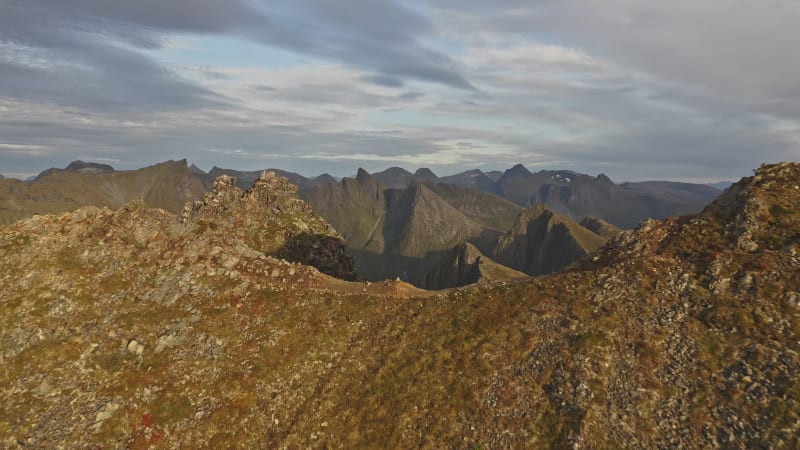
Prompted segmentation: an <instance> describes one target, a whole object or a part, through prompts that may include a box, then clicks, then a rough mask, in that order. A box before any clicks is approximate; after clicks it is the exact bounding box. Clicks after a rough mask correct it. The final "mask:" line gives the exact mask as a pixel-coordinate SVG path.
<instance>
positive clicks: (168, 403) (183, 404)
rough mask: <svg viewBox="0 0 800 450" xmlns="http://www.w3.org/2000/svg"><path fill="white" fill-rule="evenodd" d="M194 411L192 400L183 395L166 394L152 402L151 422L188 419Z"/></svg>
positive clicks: (161, 422)
mask: <svg viewBox="0 0 800 450" xmlns="http://www.w3.org/2000/svg"><path fill="white" fill-rule="evenodd" d="M193 412H194V407H193V406H192V402H191V401H189V399H188V398H187V397H184V396H167V397H162V398H160V399H158V400H156V401H155V402H154V403H153V409H152V413H151V414H152V416H153V422H154V423H157V424H168V425H171V424H174V423H176V422H179V421H181V420H183V419H188V418H190V417H191V415H192V413H193Z"/></svg>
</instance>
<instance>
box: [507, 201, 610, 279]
mask: <svg viewBox="0 0 800 450" xmlns="http://www.w3.org/2000/svg"><path fill="white" fill-rule="evenodd" d="M605 242H606V239H605V238H603V237H600V236H598V235H596V234H594V233H593V232H591V231H590V230H589V229H587V228H584V227H582V226H580V225H578V224H577V223H575V222H573V221H572V220H571V219H569V218H567V217H565V216H562V215H560V214H557V213H554V212H553V211H551V210H550V209H548V208H547V207H546V206H544V205H538V206H535V207H533V208H529V209H527V210H525V211H523V212H522V213H521V214H520V215H519V216H518V217H517V221H516V223H515V224H514V225H513V226H512V227H511V229H510V230H509V231H508V232H507V233H506V234H505V235H504V236H502V237H501V238H500V239H499V240H498V242H497V245H496V246H495V248H494V252H493V255H494V258H495V259H496V260H497V261H498V262H499V263H501V264H504V265H506V266H508V267H512V268H514V269H517V270H521V271H523V272H525V273H527V274H529V275H542V274H546V273H551V272H555V271H557V270H559V269H561V268H563V267H565V266H566V265H568V264H570V263H572V262H574V261H577V260H579V259H581V258H583V257H585V256H586V255H588V254H590V253H592V252H594V251H595V250H597V249H598V248H600V246H601V245H603V244H604V243H605Z"/></svg>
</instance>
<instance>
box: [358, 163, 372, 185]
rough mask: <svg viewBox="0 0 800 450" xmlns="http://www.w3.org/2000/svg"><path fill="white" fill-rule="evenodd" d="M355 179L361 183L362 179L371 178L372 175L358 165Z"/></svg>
mask: <svg viewBox="0 0 800 450" xmlns="http://www.w3.org/2000/svg"><path fill="white" fill-rule="evenodd" d="M356 180H358V181H359V182H361V183H363V182H364V181H367V180H372V175H370V174H369V172H367V171H366V170H364V169H362V168H361V167H359V168H358V172H357V173H356Z"/></svg>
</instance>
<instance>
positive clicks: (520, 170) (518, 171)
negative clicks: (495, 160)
mask: <svg viewBox="0 0 800 450" xmlns="http://www.w3.org/2000/svg"><path fill="white" fill-rule="evenodd" d="M503 175H507V176H513V177H520V176H522V177H527V176H530V175H533V174H532V173H531V171H530V170H528V168H527V167H525V166H523V165H522V164H516V165H514V167H512V168H510V169H508V170H506V171H505V173H504V174H503Z"/></svg>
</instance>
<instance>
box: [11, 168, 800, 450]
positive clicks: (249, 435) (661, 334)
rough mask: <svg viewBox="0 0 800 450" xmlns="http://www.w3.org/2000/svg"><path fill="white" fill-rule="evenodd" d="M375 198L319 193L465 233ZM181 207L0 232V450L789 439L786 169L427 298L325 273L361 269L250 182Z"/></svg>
mask: <svg viewBox="0 0 800 450" xmlns="http://www.w3.org/2000/svg"><path fill="white" fill-rule="evenodd" d="M92 176H96V177H102V176H105V174H99V175H92ZM357 178H358V177H357ZM360 178H361V179H362V180H364V179H366V178H367V177H365V176H364V175H363V174H362V175H361V177H360ZM370 178H371V177H370ZM366 181H369V180H368V179H367V180H366ZM372 181H373V182H375V183H376V184H373V185H372V186H373V187H375V186H380V185H379V184H377V182H376V181H375V180H372ZM345 182H346V183H345ZM369 185H370V183H367V182H365V183H363V185H362V184H361V183H358V180H349V181H348V180H344V181H343V183H342V184H337V186H340V187H335V188H331V195H334V194H335V193H336V192H339V189H342V190H344V189H345V186H347V188H348V189H359V190H361V192H362V193H363V195H364V196H365V197H371V198H372V197H381V196H383V197H381V198H383V199H384V200H385V201H388V203H389V204H390V205H392V208H394V209H395V210H408V209H411V210H414V208H416V204H419V203H425V202H430V203H433V205H434V206H435V208H438V209H441V210H446V211H448V214H455V213H456V212H457V213H459V214H461V215H462V216H464V217H466V218H468V219H470V220H471V221H472V222H473V223H474V224H477V227H476V225H469V223H465V222H464V220H463V219H459V221H460V222H461V223H462V225H463V227H462V228H459V229H458V231H457V232H447V233H441V236H437V238H436V242H441V243H442V246H443V247H446V246H447V245H449V241H448V239H449V237H450V236H461V235H465V236H470V235H473V236H474V235H475V234H473V233H476V232H477V231H476V230H477V229H478V228H479V227H480V225H481V222H480V221H479V220H478V219H480V217H481V216H480V214H478V212H474V211H473V212H469V211H468V210H467V208H465V207H464V206H463V205H462V206H461V208H459V206H458V205H457V204H456V205H453V204H450V203H448V202H446V201H444V200H443V199H444V198H446V197H447V196H446V195H444V194H442V195H439V194H437V191H436V189H437V188H436V186H434V187H430V183H429V182H417V183H412V184H410V185H409V186H408V187H406V188H405V189H400V190H397V189H391V188H387V189H383V190H373V189H366V188H365V186H369ZM433 194H437V195H436V197H437V198H434V196H433ZM475 195H477V194H475ZM486 195H488V194H486ZM343 198H344V199H347V198H349V197H343ZM387 198H388V200H386V199H387ZM360 204H361V203H359V205H360ZM365 204H366V203H365ZM385 204H386V203H384V205H385ZM498 204H499V203H498ZM509 209H511V208H510V207H509ZM178 210H179V212H178V214H173V213H170V212H168V211H165V210H162V209H152V208H149V207H147V206H146V205H145V204H144V203H143V202H141V201H136V202H133V203H129V204H127V205H125V206H123V207H122V208H120V209H116V210H112V209H108V208H98V207H94V206H90V207H83V208H80V209H78V210H75V211H72V212H67V213H61V214H59V215H35V216H29V217H27V218H25V219H23V220H20V221H17V222H15V223H13V224H10V225H6V226H4V227H2V228H0V267H3V271H0V344H1V345H0V403H1V404H2V405H3V407H2V408H0V443H1V445H2V446H3V447H5V448H62V447H63V448H95V447H104V448H105V447H115V448H118V447H125V448H148V447H160V448H177V447H202V448H220V447H237V448H306V447H314V448H332V447H337V448H363V447H378V448H420V447H424V448H451V447H458V448H462V447H463V448H635V449H639V448H641V449H645V448H797V447H798V446H799V445H800V381H798V380H800V376H799V375H800V344H798V342H800V164H799V163H782V164H773V165H764V166H762V167H760V168H759V169H758V170H757V171H756V172H755V173H754V175H753V176H751V177H747V178H744V179H742V180H741V181H739V182H737V183H735V184H734V185H732V186H731V187H730V188H728V189H727V190H726V191H725V192H724V193H723V194H722V195H721V196H720V197H719V198H718V199H716V200H714V201H713V202H712V203H711V204H710V205H708V206H707V207H705V208H704V209H703V211H702V212H700V213H698V214H695V215H687V216H682V217H671V218H667V219H664V220H646V221H644V222H642V223H641V224H640V225H639V226H637V227H636V228H635V229H633V230H627V231H623V232H622V233H621V234H619V235H618V236H617V237H615V238H613V239H612V240H611V241H609V242H607V243H606V244H604V245H602V246H601V247H600V248H598V249H597V250H596V251H594V252H593V253H591V254H590V255H589V256H587V257H585V258H583V259H581V260H579V261H578V262H576V263H573V264H571V265H570V266H568V267H566V268H565V269H562V270H561V271H559V272H557V273H555V274H551V275H546V276H539V277H534V278H526V279H521V280H513V281H499V282H493V283H487V284H475V285H471V286H468V287H464V288H458V289H451V290H448V291H438V292H430V291H423V290H420V289H417V288H414V287H413V286H410V285H408V284H406V283H404V282H402V281H382V282H350V281H346V280H343V279H341V278H338V277H333V276H331V275H328V274H326V273H325V272H326V271H327V272H330V273H333V274H336V275H337V276H344V277H345V278H347V277H348V273H349V270H348V267H352V266H351V265H352V260H350V259H349V257H348V255H347V254H346V252H344V251H342V250H343V242H342V240H341V236H340V235H339V234H338V233H336V232H335V231H334V230H333V227H331V226H330V225H328V224H327V223H326V221H325V220H324V219H323V218H322V217H320V216H318V215H316V214H315V213H314V212H313V211H312V210H311V208H310V207H309V205H308V204H306V203H305V202H303V201H302V200H300V199H297V198H295V197H294V188H292V187H290V185H289V182H288V180H286V179H285V178H281V177H277V176H275V175H274V174H263V175H261V176H259V177H258V178H257V179H256V180H255V184H254V185H253V186H252V187H251V188H250V189H249V190H247V191H243V190H241V189H239V188H238V187H237V186H236V185H235V182H234V180H233V179H232V178H229V177H222V178H219V179H218V180H217V182H216V183H215V186H213V187H212V188H211V192H209V193H206V194H203V195H202V196H201V198H200V199H196V200H193V201H190V202H187V204H186V205H185V206H184V207H182V208H178ZM429 210H436V209H434V208H431V209H429ZM375 212H376V214H378V215H379V214H380V213H381V212H385V213H386V214H393V212H391V211H389V209H379V210H376V211H375ZM468 212H469V214H468ZM417 216H418V214H417V213H416V212H414V214H413V216H412V217H411V218H410V219H407V220H406V219H404V220H405V221H404V222H403V223H404V224H405V225H404V226H406V227H407V228H408V229H413V228H414V227H416V226H417V225H418V224H426V223H429V222H426V221H427V220H428V219H429V218H428V217H426V216H425V215H424V214H423V213H420V214H419V217H417ZM508 217H509V218H508V219H507V220H509V221H510V222H511V226H510V227H509V229H511V230H516V232H517V234H519V235H520V236H524V239H522V240H520V241H519V242H520V244H519V246H516V245H511V246H509V247H504V248H523V249H525V248H529V245H530V244H531V241H533V240H534V239H533V236H534V235H536V234H537V233H539V232H540V230H541V229H546V228H549V229H551V230H555V229H560V228H567V229H570V227H572V226H573V225H571V224H569V223H568V222H566V219H565V217H566V216H563V215H561V216H559V213H557V212H555V211H552V210H547V209H545V208H544V207H534V209H532V210H527V211H524V214H523V215H522V216H520V215H517V216H513V215H512V214H509V215H508ZM586 225H587V227H589V226H591V227H594V228H595V229H596V230H598V232H600V230H602V229H603V228H605V227H607V226H608V225H606V224H604V223H603V222H600V221H597V220H593V219H587V221H586ZM484 226H485V225H484ZM581 229H585V228H579V229H578V230H581ZM367 231H369V230H367ZM573 231H574V230H573ZM587 231H588V230H587ZM574 232H575V234H578V231H574ZM580 233H582V232H580ZM365 235H368V233H367V234H365ZM478 235H479V233H478ZM308 236H316V237H317V238H319V241H315V240H313V239H311V240H308ZM505 236H506V234H503V235H502V237H505ZM323 242H324V244H323ZM504 242H505V241H504ZM514 242H516V239H515V240H513V241H512V244H513V243H514ZM383 245H386V246H391V245H408V246H409V248H415V243H414V242H413V240H411V241H409V242H401V243H400V244H396V243H395V238H394V237H390V238H386V237H384V242H383ZM475 247H476V248H477V246H475ZM297 248H302V249H303V250H302V251H301V252H295V251H294V249H297ZM462 248H463V249H464V250H463V252H461V253H462V254H463V255H464V256H463V258H462V256H460V255H458V256H456V258H455V259H456V260H461V259H463V260H464V261H465V262H466V263H467V264H466V265H465V266H464V267H465V269H468V265H469V264H473V263H474V262H475V261H476V259H477V257H474V255H470V252H472V251H473V250H472V249H471V248H470V247H469V246H466V247H462ZM297 256H303V257H305V258H307V259H306V260H304V261H299V260H294V262H292V258H293V257H297ZM473 257H474V259H473ZM287 258H289V259H287ZM470 261H472V262H470ZM530 262H531V263H532V264H537V263H538V262H539V259H537V258H535V257H534V258H531V259H530ZM309 264H311V265H309Z"/></svg>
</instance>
